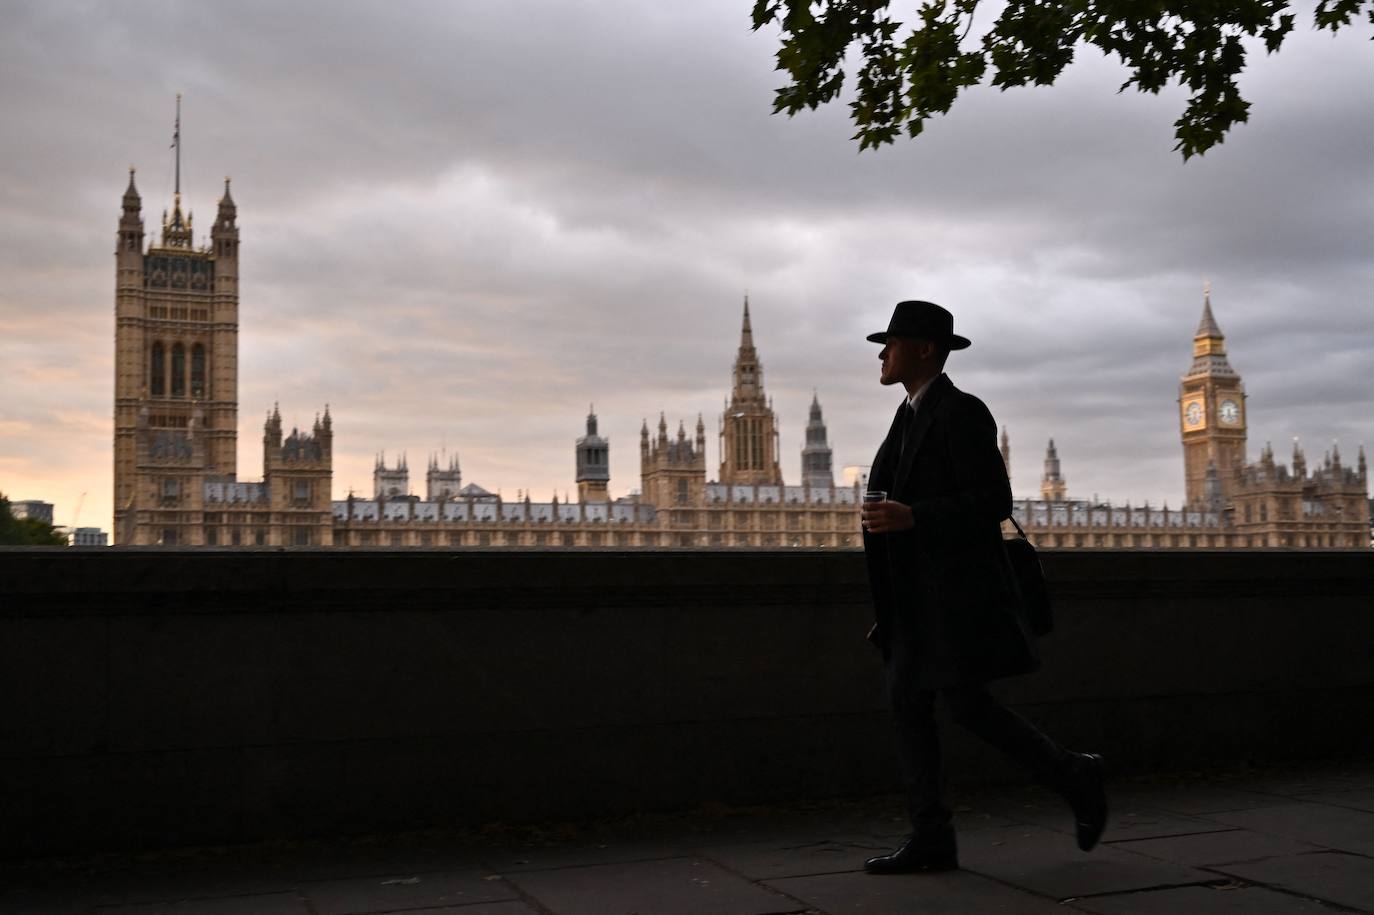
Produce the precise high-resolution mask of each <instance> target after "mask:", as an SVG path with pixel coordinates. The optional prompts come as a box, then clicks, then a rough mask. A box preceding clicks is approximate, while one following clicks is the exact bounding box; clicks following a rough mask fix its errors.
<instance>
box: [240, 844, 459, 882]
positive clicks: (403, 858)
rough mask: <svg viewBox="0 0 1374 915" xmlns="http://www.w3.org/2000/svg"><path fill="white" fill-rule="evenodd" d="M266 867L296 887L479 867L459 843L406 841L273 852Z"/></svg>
mask: <svg viewBox="0 0 1374 915" xmlns="http://www.w3.org/2000/svg"><path fill="white" fill-rule="evenodd" d="M267 866H270V867H271V868H272V869H273V871H275V872H276V873H278V874H280V875H283V876H285V877H289V878H290V879H291V880H292V882H293V883H296V882H300V881H303V880H307V881H314V880H342V879H346V878H351V877H387V876H392V875H394V874H399V873H405V872H408V873H412V874H415V873H421V872H425V871H430V872H438V871H462V870H472V869H478V868H480V867H481V864H480V863H479V862H478V860H477V857H476V855H475V854H474V852H473V851H472V849H471V848H470V847H464V846H462V845H460V844H458V843H416V842H412V841H405V842H396V843H386V842H349V843H326V844H312V845H308V846H303V847H301V848H282V849H274V850H272V851H271V852H270V853H269V854H268V856H267Z"/></svg>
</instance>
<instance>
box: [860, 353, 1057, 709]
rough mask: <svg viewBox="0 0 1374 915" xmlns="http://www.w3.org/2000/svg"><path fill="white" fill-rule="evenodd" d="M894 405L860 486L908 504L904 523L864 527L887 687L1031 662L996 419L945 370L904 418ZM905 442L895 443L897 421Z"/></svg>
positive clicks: (944, 681) (964, 677)
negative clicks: (1006, 538)
mask: <svg viewBox="0 0 1374 915" xmlns="http://www.w3.org/2000/svg"><path fill="white" fill-rule="evenodd" d="M909 415H910V411H909V410H908V409H907V407H906V404H905V402H903V404H902V406H901V407H899V408H898V410H897V416H896V418H895V419H894V420H893V423H892V428H891V430H889V432H888V435H887V438H886V439H885V440H884V441H883V444H882V447H880V448H879V449H878V454H877V456H876V457H875V458H874V459H873V467H872V469H871V470H870V472H869V484H868V485H869V488H870V489H881V490H886V491H887V492H888V498H889V499H891V500H893V501H896V502H901V503H903V504H905V505H909V506H911V514H912V518H913V520H914V521H915V527H913V528H912V529H911V530H908V531H902V532H899V533H892V534H870V533H868V532H865V533H864V551H865V554H866V557H867V560H868V576H869V582H870V584H871V586H872V589H873V604H874V610H875V612H876V616H877V620H876V625H875V626H874V629H873V634H872V636H871V638H872V639H873V641H874V643H875V644H877V645H878V647H879V648H881V649H882V651H883V658H884V660H885V662H886V664H887V672H888V682H889V686H890V688H892V689H893V690H933V689H941V688H944V687H947V686H954V685H956V684H963V683H978V682H985V681H987V680H992V679H996V678H998V677H1008V676H1013V675H1016V674H1022V673H1028V672H1029V671H1032V670H1035V669H1036V668H1037V667H1038V666H1039V659H1038V658H1037V656H1036V653H1035V649H1034V646H1033V642H1032V640H1031V636H1030V629H1029V626H1028V624H1027V622H1026V619H1025V614H1024V611H1023V610H1022V607H1021V600H1020V592H1019V590H1018V588H1017V585H1016V583H1015V579H1014V576H1013V573H1012V569H1011V563H1010V561H1009V560H1008V558H1007V552H1006V548H1005V546H1004V545H1003V543H1002V529H1001V522H1002V519H1004V518H1006V517H1008V516H1009V515H1010V514H1011V483H1010V481H1009V480H1008V479H1007V470H1006V466H1005V465H1004V464H1003V462H1002V454H1001V451H1000V450H999V449H998V447H997V424H996V422H995V421H994V420H993V418H992V414H991V413H990V412H988V408H987V407H986V406H985V405H984V404H983V402H982V401H981V400H979V399H978V398H977V397H974V396H973V395H971V394H965V393H964V392H963V391H961V390H959V389H958V388H956V387H955V386H954V383H953V382H952V381H950V380H949V376H948V375H940V377H938V378H936V379H935V380H933V381H932V382H931V383H930V386H929V387H928V388H927V389H926V392H925V394H924V395H923V396H922V398H921V401H920V404H919V406H918V408H917V411H916V414H915V416H914V418H911V419H910V420H908V419H907V417H908V416H909ZM904 423H909V425H908V426H907V428H906V430H905V435H906V440H907V445H906V447H905V448H903V447H902V436H903V428H902V426H903V424H904Z"/></svg>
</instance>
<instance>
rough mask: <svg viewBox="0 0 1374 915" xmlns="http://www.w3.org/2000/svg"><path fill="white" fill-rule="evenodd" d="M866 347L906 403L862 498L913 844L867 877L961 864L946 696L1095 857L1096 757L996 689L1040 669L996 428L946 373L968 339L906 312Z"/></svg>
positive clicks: (900, 308)
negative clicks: (947, 773)
mask: <svg viewBox="0 0 1374 915" xmlns="http://www.w3.org/2000/svg"><path fill="white" fill-rule="evenodd" d="M868 339H869V340H871V341H872V342H874V343H881V344H882V345H883V349H882V352H881V353H880V354H879V358H880V359H881V360H882V376H881V381H882V383H883V384H884V385H891V384H900V385H902V386H903V387H904V388H905V389H906V392H907V397H906V400H904V401H903V402H902V405H901V406H900V407H899V408H898V410H897V415H896V417H895V418H894V419H893V420H892V428H891V429H890V430H889V431H888V433H887V438H886V439H884V441H883V444H882V446H881V447H880V448H879V449H878V454H877V456H876V457H875V458H874V459H873V467H872V470H871V471H870V474H869V484H868V485H869V490H870V491H880V492H881V494H885V496H886V497H885V498H881V495H880V494H879V493H875V494H874V495H873V496H872V497H871V498H872V499H874V500H875V501H870V497H869V496H867V495H866V497H865V501H864V506H863V515H862V517H863V526H864V551H865V553H866V555H867V560H868V575H869V582H870V584H871V585H872V589H873V605H874V610H875V611H876V616H877V621H876V622H875V624H874V626H873V630H872V631H871V632H870V633H869V638H870V639H871V640H872V641H873V642H874V644H876V645H877V646H878V647H879V648H880V649H881V650H882V653H883V661H884V664H885V667H886V673H887V687H888V695H889V697H890V699H891V702H892V710H893V713H894V716H895V718H896V724H897V744H898V752H899V755H900V761H901V768H902V779H903V783H904V786H905V788H906V792H907V803H908V809H909V812H910V816H911V826H912V834H911V837H910V838H909V839H908V840H907V841H906V843H905V844H903V845H902V847H901V848H899V849H897V850H896V851H895V852H893V853H892V854H889V855H882V856H880V857H876V858H870V859H869V860H868V861H867V862H866V863H865V865H864V867H865V869H866V870H867V871H868V872H869V873H875V874H887V873H910V872H915V871H941V870H952V869H954V868H957V867H958V866H959V859H958V851H957V845H956V842H955V836H954V827H953V825H952V823H951V812H950V808H949V806H948V805H947V804H946V803H945V800H944V796H943V795H944V791H943V782H944V779H943V774H942V772H941V760H940V743H939V734H938V732H937V730H936V724H935V697H936V695H937V694H939V695H941V696H943V698H944V701H945V703H946V704H947V705H948V707H949V710H950V712H951V714H952V715H953V718H954V720H955V721H956V722H958V723H959V724H960V725H962V726H963V727H965V728H967V729H969V730H970V731H972V732H973V733H975V734H977V735H978V736H979V737H981V738H983V739H984V740H986V741H988V742H989V743H991V744H993V745H994V746H996V747H997V748H999V749H1000V750H1002V752H1004V753H1005V754H1006V755H1007V756H1009V757H1011V758H1012V759H1013V760H1014V761H1016V762H1017V763H1019V764H1020V765H1021V766H1023V767H1024V768H1025V769H1027V770H1028V771H1029V772H1030V773H1031V774H1032V775H1033V776H1035V778H1036V779H1037V780H1038V781H1040V782H1041V783H1043V784H1045V785H1048V786H1049V787H1051V788H1053V789H1054V790H1056V791H1058V792H1059V793H1060V794H1061V795H1063V796H1064V797H1065V798H1066V799H1067V800H1068V801H1069V803H1070V804H1071V805H1072V807H1073V811H1074V816H1075V818H1076V820H1077V833H1078V845H1079V847H1080V848H1082V849H1083V850H1084V851H1088V850H1089V849H1091V848H1092V847H1093V846H1094V845H1096V844H1097V840H1098V839H1099V838H1100V837H1101V835H1102V830H1103V828H1104V826H1105V824H1106V818H1107V804H1106V798H1105V794H1104V792H1103V784H1102V758H1101V757H1100V756H1097V755H1095V754H1091V753H1073V752H1069V751H1067V750H1064V749H1062V748H1061V747H1060V746H1059V745H1058V744H1056V743H1055V742H1054V741H1053V740H1051V739H1050V738H1049V737H1047V736H1045V735H1044V734H1042V733H1041V732H1040V731H1039V730H1037V729H1036V728H1035V726H1034V725H1032V724H1031V723H1030V722H1028V721H1026V720H1025V719H1024V718H1022V717H1021V716H1019V715H1017V714H1016V713H1015V712H1012V711H1011V710H1009V709H1007V708H1006V707H1004V706H1002V705H1001V704H999V703H998V702H997V700H996V699H994V698H993V697H992V695H991V694H990V693H989V692H988V689H987V683H988V681H990V680H994V679H997V678H999V677H1009V676H1013V675H1016V674H1024V673H1028V672H1030V671H1033V670H1035V669H1036V668H1037V667H1039V664H1040V662H1039V659H1038V658H1037V656H1036V654H1035V649H1034V647H1033V645H1032V643H1031V638H1030V635H1029V628H1028V625H1027V622H1026V619H1025V614H1024V611H1023V610H1022V607H1021V601H1020V596H1019V590H1018V588H1017V585H1016V583H1015V581H1014V578H1013V573H1012V569H1011V565H1010V562H1009V560H1008V559H1007V554H1006V550H1005V547H1004V546H1003V544H1002V530H1001V522H1002V520H1003V519H1004V518H1006V517H1008V516H1009V515H1010V514H1011V484H1010V482H1009V481H1008V479H1007V471H1006V467H1005V466H1004V465H1003V463H1002V455H1001V452H1000V451H999V450H998V447H997V424H996V423H995V422H994V421H993V418H992V414H991V413H989V412H988V408H987V407H986V406H984V404H983V402H982V401H981V400H979V399H978V398H976V397H974V396H972V395H970V394H965V393H964V392H963V391H960V390H959V389H958V388H956V387H955V386H954V384H953V382H951V381H950V380H949V376H947V375H945V374H944V373H943V372H944V365H945V360H946V359H947V358H948V356H949V353H950V351H951V350H957V349H964V348H966V347H968V346H969V345H970V344H969V341H968V340H967V339H966V338H964V337H961V336H959V335H958V334H956V333H954V317H953V315H951V314H950V313H949V312H948V311H946V310H945V309H943V308H941V307H940V306H939V305H935V304H932V303H930V302H918V301H912V302H899V303H898V304H897V307H896V309H895V310H894V311H893V313H892V320H891V322H890V323H889V324H888V328H887V330H886V331H885V332H881V333H876V334H871V335H870V336H869V337H868ZM880 498H881V500H880V501H877V500H878V499H880Z"/></svg>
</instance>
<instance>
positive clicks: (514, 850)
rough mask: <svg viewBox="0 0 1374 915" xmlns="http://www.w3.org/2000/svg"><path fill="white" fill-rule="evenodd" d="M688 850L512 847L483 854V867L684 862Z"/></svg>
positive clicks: (613, 845)
mask: <svg viewBox="0 0 1374 915" xmlns="http://www.w3.org/2000/svg"><path fill="white" fill-rule="evenodd" d="M685 854H688V850H687V849H685V848H684V847H683V846H681V845H678V844H676V843H669V842H660V841H651V842H633V841H631V842H595V843H590V844H576V845H539V846H512V847H505V848H497V849H493V850H491V851H488V852H483V853H482V856H481V859H482V864H483V866H484V867H486V868H488V869H490V870H491V871H492V872H493V873H497V874H518V873H523V872H525V871H545V870H553V869H554V868H559V867H585V866H588V865H594V864H628V863H630V862H633V861H659V860H662V859H665V858H681V857H682V856H683V855H685Z"/></svg>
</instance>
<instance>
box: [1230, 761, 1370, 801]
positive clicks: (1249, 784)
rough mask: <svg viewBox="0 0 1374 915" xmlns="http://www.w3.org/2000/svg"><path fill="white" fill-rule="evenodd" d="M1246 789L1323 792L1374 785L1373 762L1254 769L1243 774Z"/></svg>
mask: <svg viewBox="0 0 1374 915" xmlns="http://www.w3.org/2000/svg"><path fill="white" fill-rule="evenodd" d="M1245 787H1246V789H1247V790H1249V791H1262V792H1268V793H1270V794H1279V795H1283V796H1285V797H1296V796H1298V795H1300V794H1323V793H1325V792H1328V791H1351V790H1358V789H1361V788H1374V766H1358V767H1354V766H1351V767H1335V768H1331V767H1323V766H1317V767H1311V768H1301V769H1295V770H1280V771H1274V772H1257V773H1255V774H1253V775H1249V776H1247V777H1246V778H1245Z"/></svg>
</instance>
